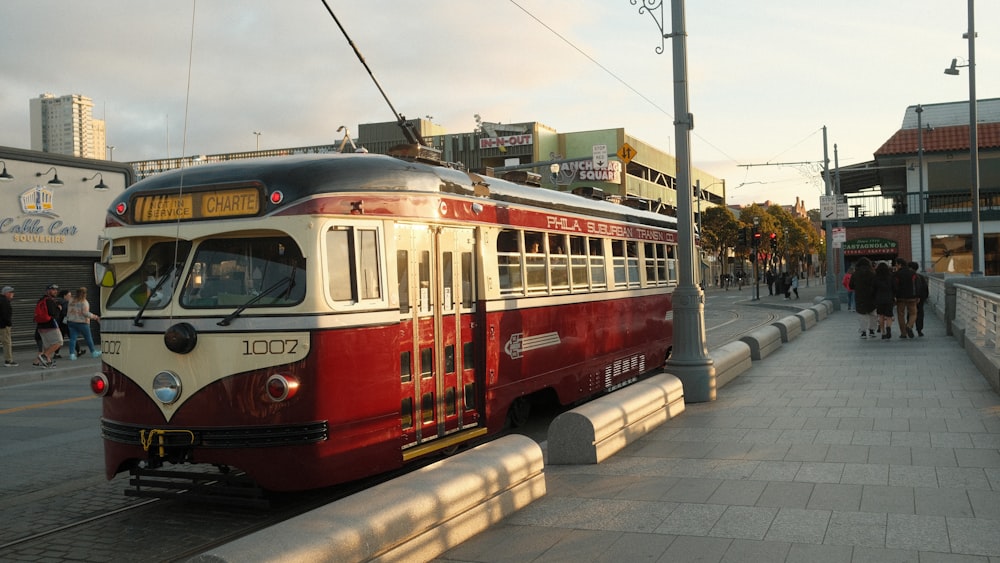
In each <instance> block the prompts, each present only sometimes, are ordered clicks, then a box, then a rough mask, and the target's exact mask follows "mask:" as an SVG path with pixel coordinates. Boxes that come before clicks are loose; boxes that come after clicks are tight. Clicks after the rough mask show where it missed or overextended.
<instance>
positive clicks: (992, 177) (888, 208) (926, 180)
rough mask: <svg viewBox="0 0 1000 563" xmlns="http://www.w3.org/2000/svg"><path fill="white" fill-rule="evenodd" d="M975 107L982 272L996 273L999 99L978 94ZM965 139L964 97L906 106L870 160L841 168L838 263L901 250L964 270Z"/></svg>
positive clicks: (968, 193)
mask: <svg viewBox="0 0 1000 563" xmlns="http://www.w3.org/2000/svg"><path fill="white" fill-rule="evenodd" d="M976 112H977V115H978V120H977V124H976V129H977V141H978V142H977V146H978V151H977V152H978V166H977V168H978V175H979V203H980V213H979V218H980V224H981V233H982V236H983V246H982V254H983V261H984V265H985V272H984V273H985V274H986V275H1000V99H997V98H994V99H986V100H978V102H977V110H976ZM970 142H971V136H970V124H969V103H968V102H967V101H963V102H950V103H941V104H928V105H915V106H909V107H907V108H906V111H905V112H904V116H903V122H902V124H901V126H900V128H899V129H898V130H897V131H896V132H895V133H893V134H892V136H891V137H889V139H888V140H886V141H885V143H883V144H882V146H881V147H879V148H878V150H876V151H875V153H874V160H872V161H869V162H865V163H862V164H859V165H855V166H850V167H845V168H841V169H840V171H839V173H840V186H839V193H840V194H842V195H843V196H844V198H845V199H846V202H847V208H848V210H849V212H848V217H847V218H846V219H844V220H842V221H841V223H842V226H843V227H844V228H845V229H846V239H847V240H846V242H844V243H843V246H842V248H841V249H839V252H840V255H841V257H842V261H841V265H842V266H843V267H848V266H849V265H850V263H851V262H853V261H854V260H856V259H857V258H859V257H861V256H867V257H869V258H870V259H874V260H891V259H894V258H896V257H903V258H906V259H907V260H912V261H915V262H917V263H919V264H920V267H921V269H922V270H924V271H928V272H944V273H954V274H965V275H967V274H969V273H970V272H971V271H972V269H973V256H972V246H973V245H972V222H971V219H972V201H973V200H972V167H971V164H972V161H971V154H972V151H971V150H970V146H971V144H970ZM834 178H836V176H835V177H834Z"/></svg>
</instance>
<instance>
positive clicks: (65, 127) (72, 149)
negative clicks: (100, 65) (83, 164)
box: [29, 94, 106, 160]
mask: <svg viewBox="0 0 1000 563" xmlns="http://www.w3.org/2000/svg"><path fill="white" fill-rule="evenodd" d="M29 106H30V115H31V149H32V150H35V151H41V152H48V153H55V154H65V155H69V156H75V157H80V158H91V159H97V160H104V159H105V140H106V132H105V129H104V120H101V119H94V116H93V113H94V102H93V101H91V99H90V98H88V97H86V96H82V95H80V94H69V95H66V96H54V95H52V94H42V95H41V96H39V97H37V98H33V99H32V100H30V102H29Z"/></svg>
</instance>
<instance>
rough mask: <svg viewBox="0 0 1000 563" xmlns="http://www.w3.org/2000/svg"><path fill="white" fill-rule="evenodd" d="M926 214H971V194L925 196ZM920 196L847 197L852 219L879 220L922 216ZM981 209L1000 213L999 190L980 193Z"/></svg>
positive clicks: (960, 192) (934, 193) (875, 195)
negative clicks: (892, 216) (895, 216)
mask: <svg viewBox="0 0 1000 563" xmlns="http://www.w3.org/2000/svg"><path fill="white" fill-rule="evenodd" d="M922 195H923V198H924V213H928V214H933V213H955V212H963V211H965V212H968V211H970V210H971V209H972V194H970V193H969V191H968V190H963V191H948V192H940V191H935V192H931V193H927V192H925V193H924V194H922ZM920 196H921V194H919V193H906V194H896V195H883V194H860V193H859V194H848V196H847V206H848V208H849V209H850V211H849V213H850V217H851V218H854V217H879V216H885V215H907V214H909V215H919V214H920ZM979 208H980V211H981V212H985V211H1000V190H995V189H994V190H981V191H980V192H979Z"/></svg>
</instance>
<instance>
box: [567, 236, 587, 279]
mask: <svg viewBox="0 0 1000 563" xmlns="http://www.w3.org/2000/svg"><path fill="white" fill-rule="evenodd" d="M569 261H570V264H569V274H570V285H571V286H572V287H573V289H574V290H583V291H586V290H587V286H588V285H589V281H588V278H587V242H586V239H585V238H584V237H580V236H571V237H569Z"/></svg>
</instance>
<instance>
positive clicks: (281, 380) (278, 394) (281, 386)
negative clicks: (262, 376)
mask: <svg viewBox="0 0 1000 563" xmlns="http://www.w3.org/2000/svg"><path fill="white" fill-rule="evenodd" d="M298 390H299V380H298V379H296V378H294V377H292V376H290V375H281V374H280V373H276V374H274V375H272V376H271V377H268V378H267V396H268V397H269V398H270V399H271V400H272V401H274V402H275V403H278V402H281V401H285V400H288V399H291V398H292V397H294V396H295V393H297V392H298Z"/></svg>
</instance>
